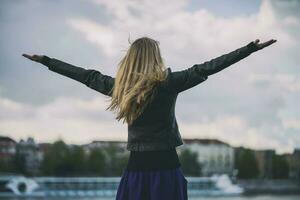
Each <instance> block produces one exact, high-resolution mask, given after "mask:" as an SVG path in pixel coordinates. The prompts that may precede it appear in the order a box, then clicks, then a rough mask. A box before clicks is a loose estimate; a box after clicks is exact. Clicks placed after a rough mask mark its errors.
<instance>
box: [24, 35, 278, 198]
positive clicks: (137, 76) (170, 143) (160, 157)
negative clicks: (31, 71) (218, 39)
mask: <svg viewBox="0 0 300 200" xmlns="http://www.w3.org/2000/svg"><path fill="white" fill-rule="evenodd" d="M274 42H276V40H273V39H272V40H269V41H267V42H265V43H259V40H258V39H257V40H255V41H254V42H253V41H252V42H250V43H248V44H247V45H245V46H243V47H240V48H238V49H236V50H234V51H232V52H230V53H228V54H224V55H222V56H219V57H217V58H215V59H212V60H210V61H206V62H204V63H202V64H195V65H193V66H191V67H190V68H187V69H185V70H181V71H175V72H172V71H171V68H169V67H168V68H166V66H165V65H164V62H163V59H162V57H161V54H160V49H159V42H158V41H156V40H153V39H151V38H149V37H141V38H139V39H137V40H135V41H134V42H133V43H132V44H130V47H129V49H128V51H127V53H126V55H125V56H124V57H123V59H122V60H121V61H120V63H119V69H118V72H117V74H116V77H115V78H113V77H111V76H108V75H104V74H102V73H101V72H99V71H96V70H93V69H84V68H81V67H77V66H73V65H71V64H68V63H65V62H63V61H60V60H58V59H55V58H49V57H48V56H45V55H32V56H30V55H27V54H23V56H24V57H26V58H29V59H30V60H33V61H36V62H39V63H42V64H44V65H45V66H47V67H48V69H49V70H51V71H54V72H57V73H59V74H62V75H64V76H67V77H69V78H72V79H74V80H77V81H79V82H81V83H84V84H85V85H87V86H88V87H90V88H92V89H94V90H96V91H98V92H100V93H102V94H104V95H106V96H108V97H110V98H111V101H110V105H109V107H108V108H107V109H110V110H111V111H116V114H117V117H116V119H117V120H123V123H124V122H126V123H127V124H128V142H127V149H128V150H129V151H130V157H129V161H128V164H127V167H126V169H125V170H124V172H123V175H122V178H121V181H120V184H119V187H118V191H117V197H116V199H117V200H125V199H126V200H127V199H128V200H141V199H142V200H147V199H149V200H160V199H162V200H176V199H178V200H185V199H187V182H188V181H187V180H186V178H185V177H184V175H183V173H182V170H181V164H180V162H179V159H178V155H177V152H176V147H177V146H180V145H182V144H183V142H182V139H181V135H180V132H179V129H178V125H177V121H176V117H175V112H174V110H175V103H176V98H177V95H178V94H179V93H181V92H183V91H185V90H188V89H190V88H192V87H194V86H196V85H198V84H199V83H201V82H203V81H205V80H207V78H208V76H209V75H212V74H214V73H217V72H219V71H220V70H222V69H224V68H226V67H228V66H230V65H232V64H234V63H236V62H238V61H239V60H241V59H243V58H245V57H247V56H248V55H250V54H251V53H253V52H255V51H257V50H260V49H263V48H264V47H267V46H269V45H271V44H273V43H274Z"/></svg>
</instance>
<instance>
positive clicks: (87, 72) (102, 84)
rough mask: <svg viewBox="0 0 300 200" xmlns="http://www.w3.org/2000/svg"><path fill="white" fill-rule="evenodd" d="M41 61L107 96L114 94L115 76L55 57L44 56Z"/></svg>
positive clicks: (52, 69)
mask: <svg viewBox="0 0 300 200" xmlns="http://www.w3.org/2000/svg"><path fill="white" fill-rule="evenodd" d="M41 63H42V64H43V65H45V66H47V67H48V69H49V70H51V71H53V72H56V73H59V74H61V75H64V76H67V77H69V78H71V79H74V80H76V81H79V82H81V83H83V84H85V85H86V86H88V87H90V88H92V89H94V90H96V91H98V92H100V93H102V94H104V95H107V96H111V95H112V88H113V85H114V78H112V77H111V76H108V75H104V74H102V73H101V72H99V71H97V70H93V69H84V68H81V67H77V66H74V65H71V64H69V63H66V62H63V61H61V60H58V59H55V58H49V57H48V56H43V58H42V61H41Z"/></svg>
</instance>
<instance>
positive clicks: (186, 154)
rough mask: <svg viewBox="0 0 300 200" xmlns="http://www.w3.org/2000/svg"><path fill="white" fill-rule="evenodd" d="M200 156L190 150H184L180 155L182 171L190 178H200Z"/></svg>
mask: <svg viewBox="0 0 300 200" xmlns="http://www.w3.org/2000/svg"><path fill="white" fill-rule="evenodd" d="M197 157H198V154H197V153H196V152H191V151H190V150H188V149H184V150H182V152H181V153H180V155H179V160H180V163H181V168H182V171H183V173H184V174H185V175H188V176H200V175H201V164H200V163H199V162H198V159H197Z"/></svg>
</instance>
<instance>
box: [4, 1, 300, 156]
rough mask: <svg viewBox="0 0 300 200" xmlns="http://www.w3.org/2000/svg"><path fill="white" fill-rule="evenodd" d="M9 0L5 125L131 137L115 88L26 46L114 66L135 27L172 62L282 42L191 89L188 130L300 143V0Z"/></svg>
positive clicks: (107, 69)
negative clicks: (112, 104)
mask: <svg viewBox="0 0 300 200" xmlns="http://www.w3.org/2000/svg"><path fill="white" fill-rule="evenodd" d="M226 2H227V4H220V3H219V1H217V0H215V1H212V0H197V1H196V0H178V1H169V0H143V1H140V0H131V1H113V0H76V1H67V0H64V1H41V0H23V1H11V0H2V1H1V3H0V27H1V29H0V34H1V37H0V41H1V46H0V52H1V53H0V135H6V136H10V137H12V138H13V139H16V140H19V139H21V138H24V139H25V138H27V137H29V136H31V137H34V138H35V139H36V140H37V141H38V142H53V141H54V140H57V139H58V138H62V139H64V140H65V141H66V142H69V143H77V144H82V143H87V142H90V141H92V140H102V139H103V140H127V125H126V124H122V123H121V122H118V121H117V120H115V116H114V114H113V113H111V112H110V111H106V110H105V108H106V107H107V106H108V105H109V103H108V100H109V99H108V98H107V97H106V96H104V95H103V94H101V93H98V92H97V91H95V90H92V89H90V88H88V87H87V86H85V85H83V84H81V83H79V82H76V81H74V80H72V79H69V78H67V77H64V76H62V75H59V74H57V73H55V72H52V71H50V70H48V68H47V67H45V66H43V65H41V64H38V63H34V62H32V61H30V60H28V59H26V58H24V57H22V56H21V54H22V53H28V54H42V55H47V56H49V57H53V58H56V59H60V60H63V61H65V62H68V63H71V64H73V65H77V66H80V67H84V68H87V69H88V68H90V69H96V70H99V71H101V72H102V73H104V74H108V75H110V76H114V75H115V73H116V71H117V63H118V62H119V60H120V59H121V58H122V56H124V54H125V50H126V49H127V47H128V46H129V44H128V41H127V39H128V37H129V36H130V38H131V40H134V39H136V38H138V37H141V36H148V37H152V38H154V39H156V40H158V41H160V47H161V51H162V55H163V58H164V61H165V63H166V65H167V67H171V68H172V71H177V70H182V69H186V68H188V67H191V66H192V65H193V64H196V63H202V62H204V61H207V60H210V59H212V58H214V57H217V56H220V55H222V54H225V53H229V52H230V51H233V50H235V49H237V48H239V47H242V46H244V45H246V44H247V43H249V42H250V41H253V40H255V39H257V38H258V39H260V40H261V41H262V42H263V41H266V40H269V39H272V38H274V39H277V43H275V44H273V45H272V46H270V47H268V48H266V49H263V50H262V51H258V52H255V53H253V54H251V55H250V56H249V57H247V58H245V59H244V60H241V61H240V62H238V63H236V64H234V65H232V66H230V67H229V68H227V69H224V70H223V71H221V72H219V73H217V74H214V75H212V76H209V78H208V80H207V81H205V82H203V83H201V84H199V85H197V86H195V87H193V88H192V89H190V90H187V91H184V92H182V93H181V94H180V95H179V96H178V98H177V104H176V116H177V121H178V124H179V129H180V132H181V135H182V137H183V138H216V139H220V140H223V141H225V142H228V143H229V144H231V145H233V146H240V145H243V146H246V147H251V148H256V149H266V148H274V149H276V150H277V151H278V152H279V153H282V152H291V151H293V149H294V148H300V106H299V105H298V104H297V102H298V101H299V97H300V66H299V63H300V56H299V52H300V46H299V43H300V35H299V32H300V14H299V10H300V1H297V0H294V1H293V0H290V1H287V0H274V1H269V0H262V1H260V0H255V1H240V0H230V1H226Z"/></svg>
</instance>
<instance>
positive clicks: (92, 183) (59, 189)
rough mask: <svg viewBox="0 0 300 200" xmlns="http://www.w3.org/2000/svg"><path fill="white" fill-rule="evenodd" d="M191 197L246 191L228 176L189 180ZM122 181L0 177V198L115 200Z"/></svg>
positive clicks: (191, 178)
mask: <svg viewBox="0 0 300 200" xmlns="http://www.w3.org/2000/svg"><path fill="white" fill-rule="evenodd" d="M186 179H187V181H188V195H189V196H232V195H240V194H241V193H243V189H242V188H241V187H239V186H237V185H234V184H232V182H231V180H230V178H229V177H228V176H227V175H214V176H212V177H186ZM120 180H121V177H30V178H29V177H24V176H18V175H10V176H0V197H13V196H22V197H28V196H30V197H37V196H40V197H47V196H60V197H75V196H78V197H80V196H82V197H83V196H84V197H96V196H97V197H98V196H101V197H113V196H115V195H116V192H117V188H118V185H119V182H120Z"/></svg>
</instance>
